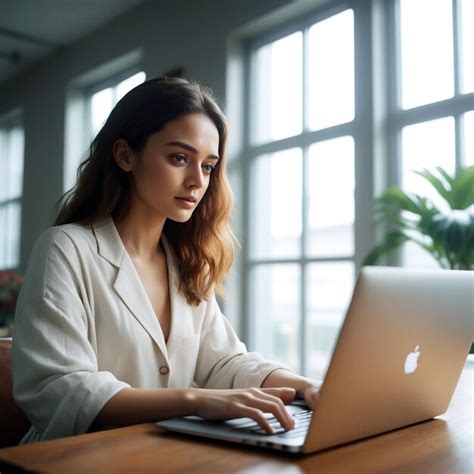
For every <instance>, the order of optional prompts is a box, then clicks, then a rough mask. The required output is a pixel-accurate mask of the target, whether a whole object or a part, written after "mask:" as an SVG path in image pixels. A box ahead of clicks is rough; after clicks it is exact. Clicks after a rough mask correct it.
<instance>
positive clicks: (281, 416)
mask: <svg viewBox="0 0 474 474" xmlns="http://www.w3.org/2000/svg"><path fill="white" fill-rule="evenodd" d="M295 393H296V391H295V389H293V388H286V387H284V388H261V389H260V388H246V389H232V390H215V389H190V390H189V391H188V400H189V402H190V407H191V411H192V413H193V414H194V415H197V416H200V417H202V418H206V419H208V420H229V419H232V418H240V417H248V418H252V419H253V420H255V421H256V422H257V423H258V424H259V425H260V426H261V428H262V429H263V430H264V431H265V432H266V433H267V434H273V433H274V432H275V431H274V429H273V428H272V427H271V426H270V424H269V423H268V421H267V419H266V418H265V416H264V413H271V414H272V415H273V416H274V417H275V418H276V419H277V420H278V421H279V422H280V424H281V425H282V427H283V428H284V429H285V430H291V429H293V428H294V426H295V422H294V419H293V417H292V416H291V415H290V414H289V413H288V411H287V409H286V408H285V404H288V403H290V402H292V401H293V399H294V398H295Z"/></svg>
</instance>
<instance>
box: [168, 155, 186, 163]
mask: <svg viewBox="0 0 474 474" xmlns="http://www.w3.org/2000/svg"><path fill="white" fill-rule="evenodd" d="M171 159H172V160H173V161H174V162H175V163H177V164H179V165H180V164H182V163H186V155H173V156H172V157H171Z"/></svg>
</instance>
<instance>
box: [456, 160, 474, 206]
mask: <svg viewBox="0 0 474 474" xmlns="http://www.w3.org/2000/svg"><path fill="white" fill-rule="evenodd" d="M452 201H453V203H452V206H451V207H452V208H453V209H466V208H467V207H469V206H471V205H472V204H474V166H469V167H468V168H464V169H463V170H461V171H460V172H459V173H458V174H457V176H456V178H455V179H454V182H453V189H452Z"/></svg>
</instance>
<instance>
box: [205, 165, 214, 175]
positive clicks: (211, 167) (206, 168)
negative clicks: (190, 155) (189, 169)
mask: <svg viewBox="0 0 474 474" xmlns="http://www.w3.org/2000/svg"><path fill="white" fill-rule="evenodd" d="M215 169H216V168H215V167H214V166H212V165H204V170H205V171H206V173H208V174H211V173H212V172H213V171H214V170H215Z"/></svg>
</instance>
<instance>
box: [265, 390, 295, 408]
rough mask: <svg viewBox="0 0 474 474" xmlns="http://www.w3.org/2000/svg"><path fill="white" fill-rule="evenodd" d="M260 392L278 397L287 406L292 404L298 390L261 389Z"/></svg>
mask: <svg viewBox="0 0 474 474" xmlns="http://www.w3.org/2000/svg"><path fill="white" fill-rule="evenodd" d="M259 390H260V391H261V392H263V393H268V394H269V395H273V396H275V397H278V398H279V399H280V400H281V401H282V402H283V403H284V404H285V405H288V403H291V402H292V401H293V400H294V399H295V396H296V390H295V389H294V388H291V387H271V388H260V389H259Z"/></svg>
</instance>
